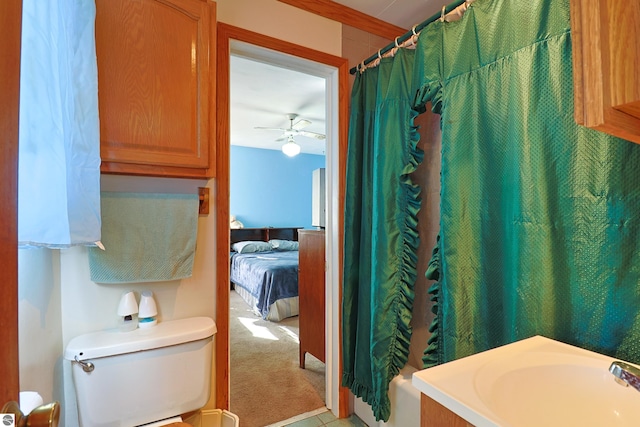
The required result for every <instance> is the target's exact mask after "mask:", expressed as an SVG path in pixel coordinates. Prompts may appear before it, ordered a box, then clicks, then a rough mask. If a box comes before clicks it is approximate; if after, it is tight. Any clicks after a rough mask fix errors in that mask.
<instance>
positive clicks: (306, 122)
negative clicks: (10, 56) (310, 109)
mask: <svg viewBox="0 0 640 427" xmlns="http://www.w3.org/2000/svg"><path fill="white" fill-rule="evenodd" d="M310 124H311V122H310V121H309V120H305V119H300V120H298V121H297V122H296V123H295V124H294V125H293V126H291V129H296V130H300V129H302V128H306V127H307V126H309V125H310Z"/></svg>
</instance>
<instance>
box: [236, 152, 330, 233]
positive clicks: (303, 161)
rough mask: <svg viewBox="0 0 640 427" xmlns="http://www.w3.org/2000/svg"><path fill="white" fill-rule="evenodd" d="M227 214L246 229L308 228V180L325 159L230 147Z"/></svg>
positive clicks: (307, 155)
mask: <svg viewBox="0 0 640 427" xmlns="http://www.w3.org/2000/svg"><path fill="white" fill-rule="evenodd" d="M230 163H231V164H230V166H231V170H230V177H229V180H230V182H229V187H230V191H231V192H230V200H229V207H230V214H231V215H235V217H236V218H237V219H238V220H239V221H240V222H242V223H243V224H244V226H245V227H304V228H313V227H312V226H311V176H312V172H313V171H314V170H315V169H318V168H323V167H325V156H319V155H314V154H298V155H297V156H295V157H287V156H285V155H284V154H283V153H282V152H281V151H276V150H262V149H258V148H248V147H240V146H235V145H232V146H231V153H230Z"/></svg>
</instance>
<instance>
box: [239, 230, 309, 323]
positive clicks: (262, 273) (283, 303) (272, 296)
mask: <svg viewBox="0 0 640 427" xmlns="http://www.w3.org/2000/svg"><path fill="white" fill-rule="evenodd" d="M300 228H302V227H287V228H240V229H231V259H230V263H231V268H230V281H231V285H232V286H233V287H234V289H235V291H236V292H237V293H238V294H239V295H240V296H241V297H242V299H243V300H244V301H245V302H246V303H247V304H248V305H249V306H250V307H251V308H252V309H253V311H254V312H255V313H256V315H258V316H260V317H261V318H263V319H265V320H270V321H273V322H279V321H280V320H282V319H285V318H287V317H292V316H297V315H298V312H299V305H298V250H297V249H298V247H297V245H298V242H297V240H298V229H300Z"/></svg>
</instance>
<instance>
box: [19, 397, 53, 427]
mask: <svg viewBox="0 0 640 427" xmlns="http://www.w3.org/2000/svg"><path fill="white" fill-rule="evenodd" d="M59 421H60V404H59V403H58V402H53V403H47V404H46V405H40V406H38V407H37V408H35V409H34V410H33V411H31V413H30V414H29V415H27V423H26V424H25V426H26V427H58V422H59Z"/></svg>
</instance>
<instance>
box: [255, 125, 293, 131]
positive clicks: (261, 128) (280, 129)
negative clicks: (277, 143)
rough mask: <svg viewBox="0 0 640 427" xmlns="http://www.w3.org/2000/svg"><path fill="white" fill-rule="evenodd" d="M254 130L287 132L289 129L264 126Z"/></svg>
mask: <svg viewBox="0 0 640 427" xmlns="http://www.w3.org/2000/svg"><path fill="white" fill-rule="evenodd" d="M254 129H259V130H277V131H279V132H286V131H287V129H283V128H267V127H262V126H255V127H254Z"/></svg>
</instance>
